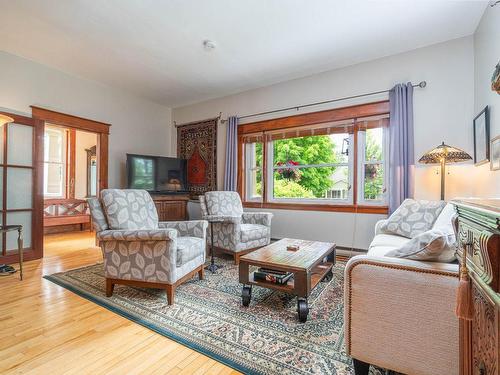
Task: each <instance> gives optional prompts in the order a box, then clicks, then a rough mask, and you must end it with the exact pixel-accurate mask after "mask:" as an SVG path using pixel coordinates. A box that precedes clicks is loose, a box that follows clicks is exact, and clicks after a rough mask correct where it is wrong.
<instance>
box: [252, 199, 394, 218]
mask: <svg viewBox="0 0 500 375" xmlns="http://www.w3.org/2000/svg"><path fill="white" fill-rule="evenodd" d="M243 207H247V208H270V209H276V210H301V211H328V212H356V213H360V214H381V215H387V213H388V212H389V209H388V207H387V206H367V205H365V206H362V205H357V206H354V205H341V204H310V203H275V202H272V203H271V202H267V203H261V202H243Z"/></svg>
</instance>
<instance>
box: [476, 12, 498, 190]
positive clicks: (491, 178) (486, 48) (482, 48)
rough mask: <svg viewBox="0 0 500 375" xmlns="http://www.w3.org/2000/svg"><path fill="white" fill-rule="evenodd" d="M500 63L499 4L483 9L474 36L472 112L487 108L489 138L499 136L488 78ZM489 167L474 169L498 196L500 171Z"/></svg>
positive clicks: (495, 97) (494, 93) (489, 78)
mask: <svg viewBox="0 0 500 375" xmlns="http://www.w3.org/2000/svg"><path fill="white" fill-rule="evenodd" d="M499 62H500V5H497V6H495V7H493V8H491V7H486V11H485V12H484V15H483V17H482V18H481V22H480V23H479V26H478V28H477V30H476V33H475V34H474V113H476V114H477V113H479V112H480V111H481V110H482V109H483V108H484V107H485V106H487V105H488V106H489V109H490V138H494V137H496V136H498V135H500V95H499V94H497V93H496V92H494V91H493V90H491V76H492V75H493V71H494V70H495V66H496V64H498V63H499ZM489 168H490V165H489V163H488V164H484V165H482V166H479V167H477V169H478V170H480V171H481V174H482V176H485V177H483V178H482V179H481V182H480V184H478V186H477V188H478V189H480V188H481V186H482V185H492V186H495V189H496V192H497V193H496V196H497V197H498V196H500V171H495V172H493V171H490V169H489Z"/></svg>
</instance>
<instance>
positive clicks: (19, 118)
mask: <svg viewBox="0 0 500 375" xmlns="http://www.w3.org/2000/svg"><path fill="white" fill-rule="evenodd" d="M0 114H2V115H6V116H9V117H10V118H13V119H14V123H17V124H22V125H30V126H35V119H33V118H31V117H27V116H23V115H16V114H15V113H9V112H3V111H0Z"/></svg>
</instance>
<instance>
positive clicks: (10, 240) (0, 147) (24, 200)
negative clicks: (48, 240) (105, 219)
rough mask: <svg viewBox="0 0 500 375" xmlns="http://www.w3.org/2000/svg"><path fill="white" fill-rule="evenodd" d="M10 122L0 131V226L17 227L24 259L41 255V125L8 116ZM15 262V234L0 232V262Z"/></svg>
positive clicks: (18, 117)
mask: <svg viewBox="0 0 500 375" xmlns="http://www.w3.org/2000/svg"><path fill="white" fill-rule="evenodd" d="M2 113H3V114H5V115H7V116H9V117H12V118H13V119H14V122H11V123H7V124H5V125H3V126H2V127H1V128H0V138H1V140H0V209H1V215H0V216H1V217H0V220H1V223H2V224H4V225H13V224H21V225H22V226H23V237H24V249H23V251H24V258H25V259H26V260H28V259H36V258H41V257H42V255H43V250H42V249H43V233H42V230H43V222H42V206H41V203H43V200H42V195H41V192H40V186H41V185H42V182H43V181H42V178H43V176H41V173H40V168H41V167H42V166H41V163H40V153H41V152H42V151H43V150H42V149H43V126H44V125H43V122H40V121H38V120H36V119H33V118H30V117H24V116H19V115H15V114H11V113H5V112H2ZM17 260H18V248H17V232H8V233H3V234H2V236H1V240H0V263H12V262H16V261H17Z"/></svg>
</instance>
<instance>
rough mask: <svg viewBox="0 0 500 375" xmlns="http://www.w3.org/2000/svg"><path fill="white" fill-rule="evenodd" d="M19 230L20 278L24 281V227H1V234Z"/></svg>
mask: <svg viewBox="0 0 500 375" xmlns="http://www.w3.org/2000/svg"><path fill="white" fill-rule="evenodd" d="M15 230H17V250H18V251H19V277H20V278H21V280H22V279H23V226H22V225H0V233H6V232H12V231H15Z"/></svg>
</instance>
